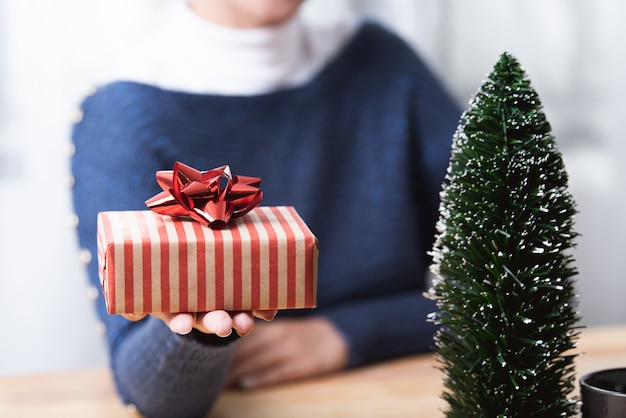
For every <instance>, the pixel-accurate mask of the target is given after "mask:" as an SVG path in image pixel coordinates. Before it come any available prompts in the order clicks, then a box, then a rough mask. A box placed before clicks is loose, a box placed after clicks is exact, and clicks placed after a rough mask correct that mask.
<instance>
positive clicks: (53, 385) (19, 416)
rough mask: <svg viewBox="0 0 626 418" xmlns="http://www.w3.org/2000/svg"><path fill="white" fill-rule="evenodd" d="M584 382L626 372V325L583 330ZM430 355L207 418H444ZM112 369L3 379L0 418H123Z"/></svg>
mask: <svg viewBox="0 0 626 418" xmlns="http://www.w3.org/2000/svg"><path fill="white" fill-rule="evenodd" d="M578 351H579V352H581V353H584V354H583V355H582V356H579V357H578V360H577V372H578V375H579V376H582V375H583V374H586V373H588V372H590V371H593V370H600V369H604V368H611V367H623V366H626V326H611V327H599V328H598V327H595V328H588V329H585V330H583V333H582V336H581V339H580V343H579V350H578ZM435 365H436V363H435V362H434V360H433V356H432V355H420V356H413V357H409V358H405V359H400V360H395V361H389V362H386V363H382V364H378V365H374V366H370V367H366V368H362V369H358V370H353V371H349V372H343V373H338V374H335V375H332V376H327V377H323V378H318V379H314V380H309V381H306V382H300V383H292V384H287V385H281V386H276V387H272V388H269V389H263V390H254V391H236V390H229V391H226V392H224V394H223V395H222V396H221V398H220V399H219V401H218V403H217V405H216V407H215V409H214V410H213V412H212V413H211V414H210V415H209V418H229V417H233V418H234V417H237V418H241V417H251V418H257V417H259V418H262V417H274V418H281V417H289V418H298V417H325V418H326V417H342V418H343V417H382V416H389V417H400V418H401V417H416V416H420V417H440V416H442V414H441V412H440V409H441V408H442V406H443V402H442V401H441V399H439V395H440V393H441V390H442V383H441V375H440V372H439V371H438V370H437V369H436V368H435ZM129 416H132V414H129V412H128V411H127V409H126V407H125V406H124V405H122V404H121V403H120V402H119V400H118V399H117V397H116V395H115V391H114V388H113V384H112V381H111V377H110V375H109V372H108V370H107V369H96V370H85V371H78V372H68V373H61V374H52V375H39V376H23V377H22V376H20V377H6V378H0V417H11V418H26V417H29V418H30V417H33V418H35V417H36V418H40V417H63V418H79V417H80V418H83V417H90V418H99V417H102V418H118V417H120V418H122V417H129Z"/></svg>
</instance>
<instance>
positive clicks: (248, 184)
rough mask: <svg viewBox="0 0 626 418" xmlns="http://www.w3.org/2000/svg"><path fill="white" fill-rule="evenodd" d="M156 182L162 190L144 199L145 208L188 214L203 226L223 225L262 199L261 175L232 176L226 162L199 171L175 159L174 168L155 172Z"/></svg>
mask: <svg viewBox="0 0 626 418" xmlns="http://www.w3.org/2000/svg"><path fill="white" fill-rule="evenodd" d="M156 181H157V183H158V184H159V186H161V188H162V189H163V191H162V192H160V193H159V194H157V195H155V196H153V197H151V198H150V199H148V200H146V205H147V206H148V208H150V209H151V210H152V211H154V212H156V213H159V214H161V215H170V216H180V217H189V218H191V219H194V220H196V221H198V222H200V223H201V224H202V225H205V226H211V227H216V226H221V225H223V224H226V223H228V222H229V221H230V219H231V218H233V217H238V216H242V215H245V214H246V213H248V212H249V211H250V210H252V209H253V208H254V207H255V206H257V205H258V204H259V203H261V200H262V199H263V192H262V191H261V190H260V189H259V186H260V184H261V179H260V178H258V177H247V176H233V175H232V174H231V172H230V167H229V166H227V165H223V166H221V167H217V168H214V169H213V170H209V171H199V170H196V169H195V168H193V167H190V166H188V165H185V164H183V163H181V162H176V163H175V164H174V170H163V171H157V173H156Z"/></svg>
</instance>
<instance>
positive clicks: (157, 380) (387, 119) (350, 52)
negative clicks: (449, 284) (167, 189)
mask: <svg viewBox="0 0 626 418" xmlns="http://www.w3.org/2000/svg"><path fill="white" fill-rule="evenodd" d="M459 116H460V112H459V110H458V108H457V106H456V105H455V103H453V101H452V100H451V98H450V97H449V96H448V95H447V94H446V92H445V91H444V89H443V88H442V87H441V85H440V83H439V82H438V80H436V78H435V77H434V76H433V75H432V73H431V72H430V71H429V70H428V68H427V67H426V66H425V65H424V63H423V62H422V61H421V60H420V59H419V58H418V57H417V56H416V54H415V53H414V52H413V51H412V50H411V48H410V47H408V46H407V45H406V44H405V43H404V42H403V41H401V40H400V39H399V38H397V37H396V36H394V35H392V34H391V33H389V32H388V31H386V30H385V29H383V28H381V27H380V26H378V25H376V24H373V23H366V24H364V25H363V26H362V27H361V28H360V29H359V32H358V33H357V34H356V35H355V37H354V38H353V40H352V41H351V42H350V43H349V44H348V45H347V46H346V48H345V49H344V50H343V51H342V52H341V53H340V54H339V55H338V56H337V57H336V58H335V59H334V60H333V61H332V62H331V63H330V64H329V65H328V66H327V67H326V68H324V69H323V71H322V72H321V73H320V74H318V75H317V76H316V77H315V78H314V79H313V80H312V81H310V82H309V83H307V84H305V85H303V86H300V87H296V88H289V89H283V90H280V91H277V92H273V93H269V94H263V95H255V96H220V95H204V94H190V93H181V92H174V91H167V90H161V89H158V88H155V87H152V86H149V85H145V84H140V83H136V82H124V81H120V82H114V83H110V84H107V85H105V86H102V87H101V88H99V89H98V90H97V91H96V92H95V93H94V94H93V95H91V96H89V97H87V98H86V99H85V101H84V103H83V119H82V121H81V122H80V123H78V124H77V125H75V127H74V131H73V139H74V143H75V147H76V153H75V154H74V157H73V159H72V169H73V173H74V177H75V186H74V203H75V209H76V213H77V214H78V216H79V219H80V226H79V239H80V243H81V245H82V246H83V247H86V248H89V249H90V250H91V252H92V253H93V254H95V251H96V215H97V213H98V212H99V211H103V210H142V209H146V207H145V204H144V201H145V200H146V199H147V198H149V197H151V196H153V195H154V194H156V193H157V192H159V191H160V188H159V187H158V185H157V184H156V182H155V180H154V175H155V172H156V171H157V170H163V169H171V167H172V166H173V164H174V162H175V161H181V162H184V163H185V164H188V165H191V166H193V167H196V168H198V169H210V168H214V167H217V166H220V165H223V164H229V165H230V166H231V169H232V170H233V174H241V175H249V176H258V177H261V178H262V183H261V186H262V189H263V191H264V200H263V205H291V206H294V207H295V208H296V209H297V210H298V212H299V213H300V215H301V216H302V217H303V219H304V220H305V221H306V222H307V224H308V225H309V227H310V228H311V230H312V231H313V232H314V233H315V235H316V236H317V238H318V240H319V243H320V257H319V278H318V304H319V306H318V308H316V309H314V310H302V311H284V312H281V313H279V315H278V319H280V318H282V317H289V316H305V315H320V316H324V317H327V318H329V319H330V320H331V321H332V323H334V324H335V326H336V327H337V329H338V330H339V331H340V332H341V333H342V334H343V336H344V337H345V339H346V341H347V342H348V345H349V349H350V366H351V367H355V366H361V365H365V364H368V363H372V362H375V361H380V360H384V359H389V358H393V357H397V356H402V355H407V354H411V353H417V352H421V351H426V350H429V349H430V348H431V346H432V335H433V332H434V329H435V327H434V325H433V324H431V323H429V322H428V321H427V314H428V313H430V312H432V311H433V310H434V309H435V305H434V303H433V302H431V301H429V300H427V299H425V298H424V297H423V295H422V294H423V292H424V290H425V288H424V286H425V283H424V277H425V273H426V270H427V267H428V264H429V262H430V260H429V257H428V255H427V251H428V250H429V249H430V248H431V245H432V241H433V237H434V226H435V222H436V219H437V207H438V193H439V190H440V185H441V183H442V181H443V178H444V174H445V170H446V167H447V165H448V160H449V155H450V144H451V139H452V135H453V133H454V130H455V128H456V126H457V123H458V120H459ZM93 258H94V261H92V262H91V264H90V265H89V267H88V268H89V277H90V280H91V281H92V282H93V284H94V285H98V283H99V281H98V275H97V263H96V260H95V258H96V257H93ZM98 313H99V315H100V317H101V319H102V320H103V321H104V322H105V324H106V326H107V341H108V346H109V350H110V358H111V366H112V370H113V373H114V377H115V381H116V384H117V388H118V391H119V393H120V395H121V397H122V398H123V400H124V401H125V402H132V403H134V404H135V405H136V406H137V407H138V409H139V410H140V411H141V412H143V413H144V414H145V415H146V416H148V417H152V416H154V417H158V416H170V417H171V416H177V417H184V416H201V415H202V414H203V413H205V412H206V411H207V410H208V409H209V408H210V407H211V405H212V404H213V402H214V400H215V399H216V397H217V395H218V393H219V390H220V389H221V385H222V383H223V380H224V375H225V374H226V372H227V369H228V364H229V361H230V356H231V355H232V352H233V349H234V346H235V344H236V343H225V344H217V343H210V342H209V343H207V342H206V341H204V342H201V341H198V339H196V338H193V337H189V336H186V337H183V336H180V335H176V334H173V333H172V332H170V331H169V329H168V328H167V327H166V326H165V325H164V324H163V323H162V322H161V321H160V320H157V319H154V318H151V317H148V318H146V319H145V320H143V321H140V322H136V323H132V322H128V321H126V320H124V319H123V318H121V317H119V316H111V315H108V314H107V313H106V311H105V308H104V302H103V300H102V299H100V300H99V302H98ZM277 343H279V342H277Z"/></svg>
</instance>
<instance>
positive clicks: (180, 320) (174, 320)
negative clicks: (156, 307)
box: [163, 313, 195, 335]
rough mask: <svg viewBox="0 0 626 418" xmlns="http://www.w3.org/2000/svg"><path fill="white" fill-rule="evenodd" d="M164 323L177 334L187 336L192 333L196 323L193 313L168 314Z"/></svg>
mask: <svg viewBox="0 0 626 418" xmlns="http://www.w3.org/2000/svg"><path fill="white" fill-rule="evenodd" d="M163 321H164V322H165V323H166V324H167V326H168V327H169V328H170V330H172V332H175V333H177V334H181V335H185V334H189V333H190V332H191V329H192V328H193V325H194V322H195V315H194V314H191V313H174V314H172V313H166V314H164V315H163Z"/></svg>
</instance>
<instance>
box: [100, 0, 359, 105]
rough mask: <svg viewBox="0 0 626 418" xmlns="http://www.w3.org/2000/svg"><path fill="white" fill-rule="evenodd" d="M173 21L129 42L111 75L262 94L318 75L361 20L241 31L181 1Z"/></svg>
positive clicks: (167, 85)
mask: <svg viewBox="0 0 626 418" xmlns="http://www.w3.org/2000/svg"><path fill="white" fill-rule="evenodd" d="M171 6H172V8H171V9H170V10H168V11H166V13H168V22H167V23H166V24H165V25H162V26H160V27H159V28H157V29H156V30H155V31H154V33H152V34H151V35H150V36H147V37H145V38H144V41H143V42H140V43H139V44H138V45H137V46H135V47H131V48H127V49H126V52H125V53H124V54H123V55H124V56H123V58H122V60H121V63H120V65H119V66H116V67H114V68H115V69H114V70H113V71H112V72H111V74H110V75H108V76H107V77H105V78H106V79H105V80H104V81H113V80H115V79H117V80H127V81H137V82H141V83H146V84H151V85H155V86H157V87H160V88H163V89H167V90H175V91H184V92H190V93H205V94H221V95H254V94H263V93H267V92H271V91H275V90H278V89H281V88H287V87H293V86H298V85H302V84H304V83H306V82H307V81H309V80H310V79H312V78H313V77H314V76H315V75H316V74H317V73H318V72H319V71H320V70H321V69H322V68H323V67H324V66H325V65H326V64H327V63H328V61H329V60H331V59H332V58H333V57H334V56H335V55H336V54H337V53H338V52H339V51H340V50H341V49H342V48H343V46H344V45H345V44H346V43H347V41H348V40H349V39H350V38H351V37H352V35H353V34H354V32H355V31H356V28H357V26H358V25H357V23H356V20H355V19H353V18H351V19H344V20H343V21H341V22H336V23H334V24H333V25H332V26H320V25H319V24H317V25H313V24H309V23H306V22H305V21H304V19H303V18H302V17H301V16H299V15H296V16H295V17H294V18H292V19H291V20H289V21H287V22H285V23H283V24H280V25H276V26H271V27H265V28H255V29H235V28H229V27H224V26H218V25H216V24H212V23H210V22H207V21H206V20H204V19H202V18H201V17H200V16H198V15H197V14H195V13H194V12H193V11H192V10H191V9H190V8H189V6H188V5H187V3H186V2H184V1H180V0H179V1H173V2H172V5H171Z"/></svg>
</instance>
